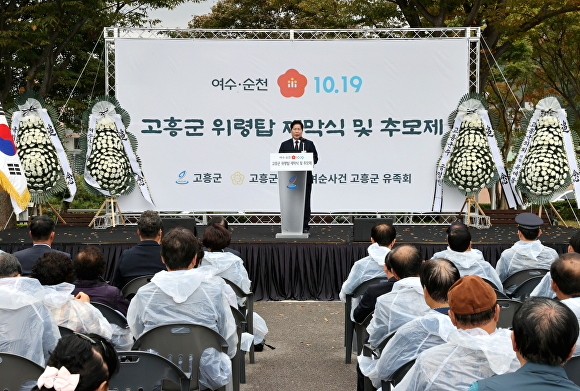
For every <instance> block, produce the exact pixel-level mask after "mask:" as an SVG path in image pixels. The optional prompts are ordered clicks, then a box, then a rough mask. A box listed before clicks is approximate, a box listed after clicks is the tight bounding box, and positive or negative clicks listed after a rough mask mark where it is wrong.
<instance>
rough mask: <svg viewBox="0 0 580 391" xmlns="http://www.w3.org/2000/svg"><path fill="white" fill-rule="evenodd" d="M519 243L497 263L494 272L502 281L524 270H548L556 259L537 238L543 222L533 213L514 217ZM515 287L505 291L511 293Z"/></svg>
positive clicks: (504, 252) (556, 256)
mask: <svg viewBox="0 0 580 391" xmlns="http://www.w3.org/2000/svg"><path fill="white" fill-rule="evenodd" d="M516 223H517V224H518V237H519V241H518V242H516V243H515V244H514V245H513V246H512V247H511V248H508V249H507V250H504V251H503V252H502V253H501V257H500V258H499V260H498V261H497V265H496V266H495V270H496V271H497V274H498V275H499V278H500V279H501V280H502V281H505V279H506V278H508V277H509V276H511V275H512V274H514V273H517V272H519V271H521V270H526V269H549V268H550V265H551V264H552V262H554V261H555V260H556V259H557V258H558V253H557V252H556V250H554V249H553V248H550V247H546V246H544V245H543V244H542V242H540V240H539V239H538V237H539V236H540V235H541V234H542V230H541V229H540V226H541V225H542V224H544V220H542V219H541V218H540V217H538V216H537V215H535V214H533V213H520V214H519V215H518V216H517V217H516ZM514 289H515V287H513V288H511V289H509V290H507V289H506V293H511V292H512V291H513V290H514Z"/></svg>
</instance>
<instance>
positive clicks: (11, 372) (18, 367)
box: [0, 353, 44, 391]
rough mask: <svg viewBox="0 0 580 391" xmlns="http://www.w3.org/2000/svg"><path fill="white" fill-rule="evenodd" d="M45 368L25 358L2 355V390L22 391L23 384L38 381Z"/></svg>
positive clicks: (0, 383)
mask: <svg viewBox="0 0 580 391" xmlns="http://www.w3.org/2000/svg"><path fill="white" fill-rule="evenodd" d="M43 372H44V368H43V367H41V366H40V365H38V364H37V363H35V362H34V361H31V360H29V359H27V358H25V357H22V356H19V355H17V354H11V353H0V390H3V391H20V387H21V386H22V384H23V383H25V382H28V381H36V380H38V378H39V377H40V375H42V373H43Z"/></svg>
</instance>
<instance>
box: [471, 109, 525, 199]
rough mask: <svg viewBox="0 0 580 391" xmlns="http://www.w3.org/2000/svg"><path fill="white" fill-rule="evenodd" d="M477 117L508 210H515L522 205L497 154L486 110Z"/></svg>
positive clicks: (497, 149) (500, 157)
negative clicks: (481, 124)
mask: <svg viewBox="0 0 580 391" xmlns="http://www.w3.org/2000/svg"><path fill="white" fill-rule="evenodd" d="M478 113H479V115H480V116H481V119H482V121H483V127H484V129H485V134H486V135H487V141H488V143H489V149H490V150H491V155H492V156H493V161H494V163H495V168H496V169H497V173H498V175H499V181H500V183H501V187H502V189H503V193H504V194H505V197H506V200H507V203H508V206H509V207H510V208H516V207H517V206H518V204H520V205H521V204H522V200H521V199H520V196H519V194H518V193H517V192H516V190H515V187H514V186H512V184H511V183H510V181H509V178H508V175H507V172H506V170H505V166H504V164H503V159H502V156H501V154H500V152H499V147H498V146H497V140H496V138H495V132H494V130H493V128H492V126H491V121H490V120H489V115H488V113H487V110H485V109H484V110H479V111H478Z"/></svg>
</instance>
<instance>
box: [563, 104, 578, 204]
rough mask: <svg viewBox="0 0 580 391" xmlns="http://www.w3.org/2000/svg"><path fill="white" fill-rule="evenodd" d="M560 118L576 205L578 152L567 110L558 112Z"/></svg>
mask: <svg viewBox="0 0 580 391" xmlns="http://www.w3.org/2000/svg"><path fill="white" fill-rule="evenodd" d="M558 117H559V120H560V129H562V137H563V138H564V149H565V150H566V156H567V158H568V165H569V166H570V178H572V185H574V195H575V197H576V204H578V195H579V194H580V170H578V161H577V160H576V152H575V151H574V143H573V141H572V134H571V133H570V125H569V124H568V119H567V116H566V110H564V109H560V110H558Z"/></svg>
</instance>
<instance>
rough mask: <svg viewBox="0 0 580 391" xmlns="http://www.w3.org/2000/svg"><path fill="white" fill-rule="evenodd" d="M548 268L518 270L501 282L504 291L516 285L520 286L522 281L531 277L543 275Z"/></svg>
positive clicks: (510, 289)
mask: <svg viewBox="0 0 580 391" xmlns="http://www.w3.org/2000/svg"><path fill="white" fill-rule="evenodd" d="M548 272H549V270H547V269H526V270H520V271H519V272H516V273H514V274H512V275H511V276H509V277H508V278H506V279H505V280H504V282H502V284H503V289H504V291H512V292H513V290H514V289H516V287H518V286H520V285H521V284H522V283H523V282H525V281H527V280H529V279H530V278H532V277H538V276H539V277H543V276H544V275H546V273H548Z"/></svg>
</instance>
